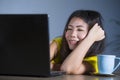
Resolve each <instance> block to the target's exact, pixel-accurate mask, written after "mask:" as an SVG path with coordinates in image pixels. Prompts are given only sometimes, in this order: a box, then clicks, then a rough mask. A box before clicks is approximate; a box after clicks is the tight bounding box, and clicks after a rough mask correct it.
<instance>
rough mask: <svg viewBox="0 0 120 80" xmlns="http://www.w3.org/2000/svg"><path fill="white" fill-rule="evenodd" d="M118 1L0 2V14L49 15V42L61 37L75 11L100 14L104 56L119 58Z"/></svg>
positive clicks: (4, 0) (46, 0) (119, 11)
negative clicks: (88, 11)
mask: <svg viewBox="0 0 120 80" xmlns="http://www.w3.org/2000/svg"><path fill="white" fill-rule="evenodd" d="M119 3H120V0H0V14H4V13H5V14H6V13H7V14H8V13H11V14H12V13H14V14H20V13H21V14H24V13H25V14H26V13H30V14H31V13H47V14H49V32H50V40H52V39H53V38H54V37H56V36H59V35H62V33H63V29H64V25H65V23H66V20H67V18H68V16H69V15H70V14H71V13H72V12H73V11H74V10H77V9H90V10H97V11H99V12H101V14H102V15H103V18H104V26H105V27H104V28H105V31H106V35H107V36H106V38H107V40H106V49H105V51H104V53H105V54H115V55H117V56H120V32H119V31H120V15H119V14H120V9H119V7H120V6H119Z"/></svg>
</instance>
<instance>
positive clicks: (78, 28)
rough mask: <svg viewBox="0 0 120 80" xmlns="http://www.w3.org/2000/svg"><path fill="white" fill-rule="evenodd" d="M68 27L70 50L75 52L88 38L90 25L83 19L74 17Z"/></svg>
mask: <svg viewBox="0 0 120 80" xmlns="http://www.w3.org/2000/svg"><path fill="white" fill-rule="evenodd" d="M67 27H68V28H67V30H66V33H65V38H66V40H67V43H68V46H69V48H70V50H73V49H75V48H76V46H77V45H78V44H79V43H80V42H81V41H82V40H83V39H84V38H85V37H86V35H87V33H88V24H87V23H85V22H84V21H83V20H82V19H80V18H77V17H74V18H72V19H71V21H70V22H69V24H68V26H67Z"/></svg>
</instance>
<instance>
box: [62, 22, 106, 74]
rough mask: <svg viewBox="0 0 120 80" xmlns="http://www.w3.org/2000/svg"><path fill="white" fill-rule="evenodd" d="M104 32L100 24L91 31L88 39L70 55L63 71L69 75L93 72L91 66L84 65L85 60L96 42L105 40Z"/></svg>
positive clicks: (63, 65) (64, 63)
mask: <svg viewBox="0 0 120 80" xmlns="http://www.w3.org/2000/svg"><path fill="white" fill-rule="evenodd" d="M104 37H105V35H104V31H103V30H102V28H100V26H98V24H95V25H94V27H93V28H92V29H91V30H90V31H89V34H88V35H87V36H86V38H85V39H84V40H83V41H82V42H81V43H80V44H79V45H78V46H77V47H76V48H75V49H74V50H73V51H72V52H71V53H70V55H69V56H68V57H67V58H66V59H65V61H64V62H63V64H62V65H61V70H62V71H65V72H66V73H68V74H83V73H85V72H88V71H91V70H92V68H91V65H90V64H88V63H84V62H83V59H84V57H85V55H86V53H87V51H88V50H89V48H90V47H91V46H92V44H93V43H94V42H95V41H99V40H102V39H104Z"/></svg>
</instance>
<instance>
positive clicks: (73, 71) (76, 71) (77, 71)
mask: <svg viewBox="0 0 120 80" xmlns="http://www.w3.org/2000/svg"><path fill="white" fill-rule="evenodd" d="M60 70H61V71H64V72H66V74H84V70H81V68H75V69H74V68H70V67H67V68H66V67H63V66H61V68H60Z"/></svg>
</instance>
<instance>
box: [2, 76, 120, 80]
mask: <svg viewBox="0 0 120 80" xmlns="http://www.w3.org/2000/svg"><path fill="white" fill-rule="evenodd" d="M0 80H120V76H118V75H116V76H109V77H108V76H107V77H105V76H93V75H62V76H56V77H49V78H43V77H25V76H24V77H21V76H0Z"/></svg>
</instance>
